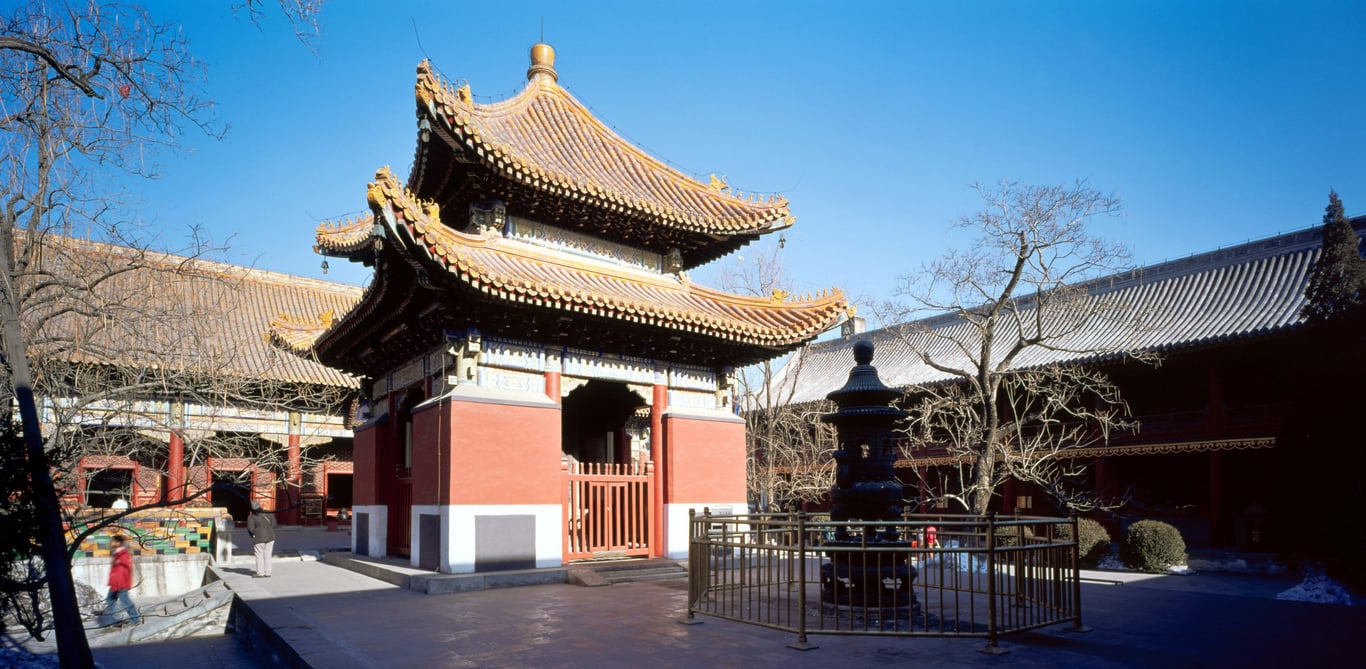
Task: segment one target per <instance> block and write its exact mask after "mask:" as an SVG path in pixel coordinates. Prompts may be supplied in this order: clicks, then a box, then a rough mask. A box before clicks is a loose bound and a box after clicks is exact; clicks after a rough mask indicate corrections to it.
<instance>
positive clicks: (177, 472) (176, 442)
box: [165, 430, 185, 507]
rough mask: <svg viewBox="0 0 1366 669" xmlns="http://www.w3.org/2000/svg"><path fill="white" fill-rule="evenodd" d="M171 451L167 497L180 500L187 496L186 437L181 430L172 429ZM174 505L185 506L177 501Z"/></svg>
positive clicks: (167, 464)
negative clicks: (181, 433)
mask: <svg viewBox="0 0 1366 669" xmlns="http://www.w3.org/2000/svg"><path fill="white" fill-rule="evenodd" d="M169 451H170V452H169V453H168V454H167V456H166V460H167V462H166V490H165V499H167V500H179V499H183V498H184V497H185V439H184V437H182V436H180V430H171V441H170V448H169ZM172 506H177V507H178V506H183V505H182V504H181V503H179V502H177V503H176V504H173V505H172Z"/></svg>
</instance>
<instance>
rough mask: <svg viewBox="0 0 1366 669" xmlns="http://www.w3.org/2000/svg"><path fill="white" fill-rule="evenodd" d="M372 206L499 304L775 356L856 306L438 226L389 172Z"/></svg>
mask: <svg viewBox="0 0 1366 669" xmlns="http://www.w3.org/2000/svg"><path fill="white" fill-rule="evenodd" d="M367 196H368V198H369V200H370V203H371V206H372V207H374V208H375V209H376V210H377V213H379V214H380V215H379V216H377V220H382V221H384V222H385V223H386V224H387V225H388V226H391V227H390V231H389V232H388V233H387V234H390V235H397V236H398V237H399V239H401V240H402V243H403V245H405V246H409V247H410V248H413V249H415V250H420V251H421V252H422V253H424V254H425V255H426V256H427V258H428V259H430V260H431V261H433V262H435V263H437V264H438V265H439V266H440V267H441V269H442V270H443V271H444V272H446V273H447V274H449V275H450V276H451V277H452V278H454V279H456V280H458V281H461V282H463V283H466V284H468V285H469V286H471V287H472V288H474V289H475V290H477V291H479V292H481V293H483V294H485V295H487V296H489V297H492V298H496V299H499V300H504V301H509V302H516V303H524V304H527V305H529V306H536V307H540V308H547V309H552V310H562V311H567V312H578V313H586V314H591V315H595V316H601V317H607V318H613V319H617V320H622V321H628V322H634V323H641V324H646V325H650V326H653V327H660V328H664V329H671V330H677V331H683V332H691V333H697V334H701V335H705V336H709V337H714V338H716V339H720V340H726V341H734V342H740V343H746V344H752V345H760V346H771V347H786V346H791V345H795V344H798V343H800V342H802V341H805V340H807V339H809V338H811V337H814V336H816V335H817V334H820V333H821V332H824V331H825V330H826V329H828V328H829V327H831V326H832V325H833V324H834V323H835V322H836V321H837V320H838V319H839V317H840V316H841V315H842V314H843V313H844V310H845V308H846V306H847V304H848V300H847V299H845V297H844V295H843V293H842V292H840V291H838V290H832V291H830V292H828V293H825V294H822V295H820V296H817V297H815V298H812V299H808V300H803V301H792V302H783V301H774V300H772V299H770V298H754V297H750V296H743V295H735V294H731V293H725V292H722V291H718V290H714V289H710V288H705V287H702V286H698V285H696V284H692V283H691V282H686V281H680V280H679V279H678V278H677V277H674V276H672V275H649V274H647V273H645V272H641V271H632V270H628V269H625V268H617V269H612V270H609V269H606V268H602V267H599V266H597V265H598V264H597V263H592V264H591V265H590V264H589V263H585V262H576V261H574V260H573V259H568V258H566V257H565V256H562V255H560V254H555V253H553V252H549V251H545V250H542V249H540V248H539V247H534V246H528V245H513V244H505V243H501V242H502V241H503V240H502V238H500V237H485V236H480V235H471V234H467V233H462V232H459V231H457V230H454V229H452V228H450V227H449V226H446V225H444V224H443V223H442V222H441V221H440V220H438V219H437V218H435V217H434V215H433V214H434V213H435V212H434V211H433V209H432V207H431V206H430V204H429V203H426V202H423V201H421V200H419V199H418V198H417V197H416V196H414V194H413V193H412V192H411V191H409V190H408V189H407V188H405V187H403V186H401V185H400V184H399V183H398V181H397V179H396V178H395V177H394V175H393V174H392V172H390V171H388V170H387V169H381V170H379V171H378V172H376V174H375V181H374V182H372V183H371V184H370V185H369V187H368V188H367ZM509 247H513V248H509Z"/></svg>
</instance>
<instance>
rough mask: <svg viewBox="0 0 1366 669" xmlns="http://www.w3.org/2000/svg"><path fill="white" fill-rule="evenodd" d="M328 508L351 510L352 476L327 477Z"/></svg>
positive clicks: (337, 475)
mask: <svg viewBox="0 0 1366 669" xmlns="http://www.w3.org/2000/svg"><path fill="white" fill-rule="evenodd" d="M327 508H329V509H349V508H351V475H350V474H328V475H327Z"/></svg>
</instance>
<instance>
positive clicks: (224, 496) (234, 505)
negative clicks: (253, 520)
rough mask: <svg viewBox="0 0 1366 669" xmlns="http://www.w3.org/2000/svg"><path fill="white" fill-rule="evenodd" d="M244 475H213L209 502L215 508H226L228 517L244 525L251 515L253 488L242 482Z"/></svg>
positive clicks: (226, 473) (225, 473)
mask: <svg viewBox="0 0 1366 669" xmlns="http://www.w3.org/2000/svg"><path fill="white" fill-rule="evenodd" d="M245 475H246V474H245V472H243V473H233V472H224V473H221V474H219V473H215V474H214V475H213V491H212V492H210V493H209V501H211V502H213V505H214V506H221V507H225V508H227V510H228V515H230V516H232V519H233V520H234V521H236V522H239V523H244V522H246V520H247V516H248V515H250V514H251V487H250V486H248V485H246V484H245V483H243V482H242V480H241V478H240V477H241V476H245Z"/></svg>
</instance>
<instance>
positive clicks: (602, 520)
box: [561, 460, 655, 562]
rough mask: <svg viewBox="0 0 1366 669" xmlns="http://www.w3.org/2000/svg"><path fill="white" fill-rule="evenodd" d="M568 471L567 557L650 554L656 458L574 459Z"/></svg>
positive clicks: (565, 467)
mask: <svg viewBox="0 0 1366 669" xmlns="http://www.w3.org/2000/svg"><path fill="white" fill-rule="evenodd" d="M561 469H562V471H563V472H564V481H563V484H562V490H563V491H564V526H565V531H566V534H565V542H564V561H565V562H571V561H574V560H590V559H593V558H605V557H649V555H650V536H651V535H652V531H653V524H654V517H655V513H654V511H655V510H654V504H653V501H652V500H653V498H652V497H651V486H653V485H654V484H655V483H654V478H655V474H654V465H653V463H650V462H646V463H643V464H641V463H634V464H607V463H598V462H570V461H568V460H566V461H564V462H563V464H562V465H561Z"/></svg>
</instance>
